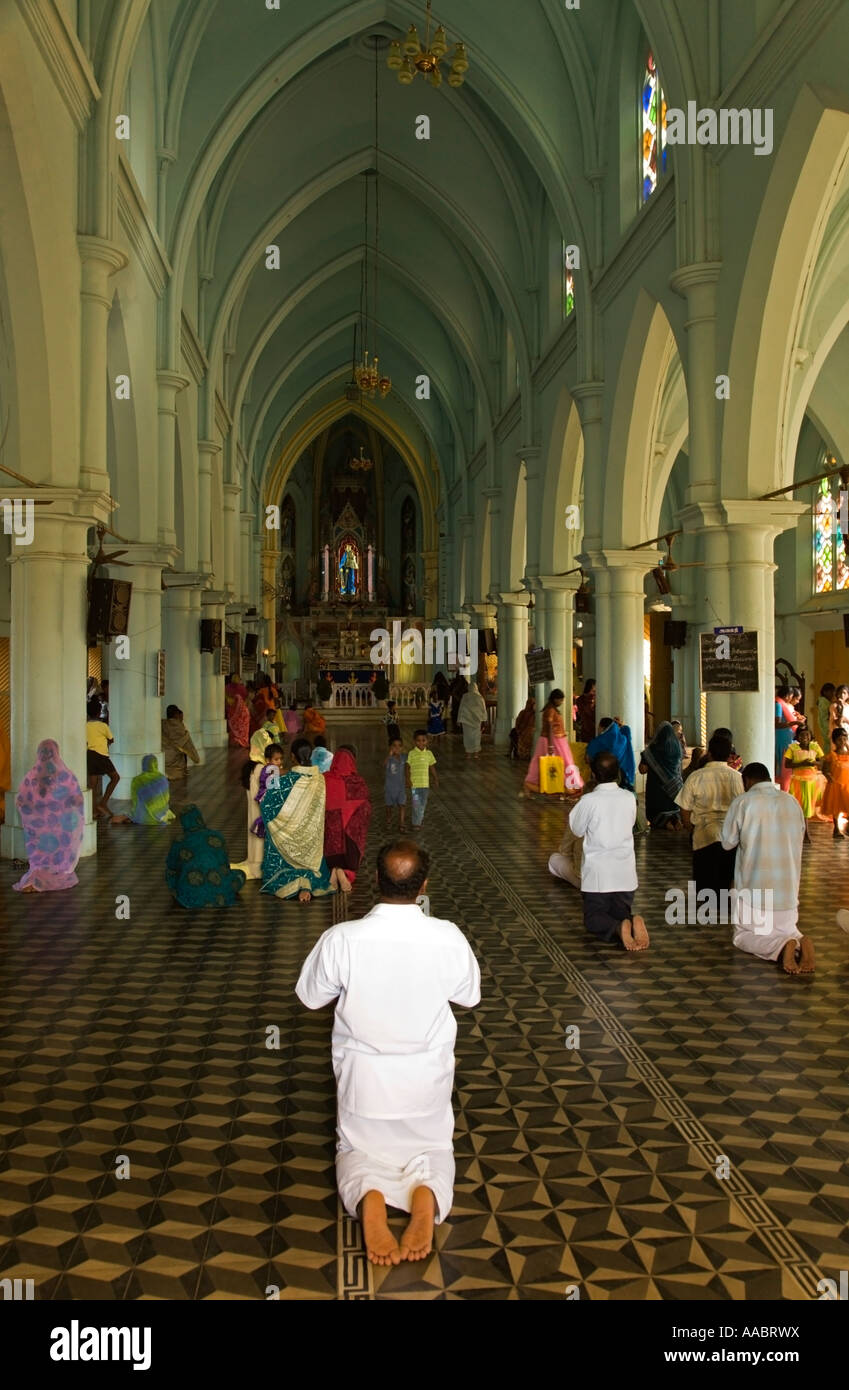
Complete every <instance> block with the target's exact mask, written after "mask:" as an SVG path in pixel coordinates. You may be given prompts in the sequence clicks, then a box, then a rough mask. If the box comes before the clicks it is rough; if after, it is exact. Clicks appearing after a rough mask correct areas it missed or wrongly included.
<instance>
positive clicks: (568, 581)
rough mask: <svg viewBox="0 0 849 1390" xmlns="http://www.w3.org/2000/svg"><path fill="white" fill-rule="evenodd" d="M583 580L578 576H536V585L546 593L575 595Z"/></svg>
mask: <svg viewBox="0 0 849 1390" xmlns="http://www.w3.org/2000/svg"><path fill="white" fill-rule="evenodd" d="M582 582H583V580H582V577H581V575H580V574H538V575H537V583H538V584H539V586H540V588H541V589H542V590H543V591H545V592H547V593H558V592H563V593H566V592H571V593H573V594H574V593H577V591H578V589H580V587H581V584H582Z"/></svg>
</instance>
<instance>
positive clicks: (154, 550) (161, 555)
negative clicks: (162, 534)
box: [121, 541, 180, 569]
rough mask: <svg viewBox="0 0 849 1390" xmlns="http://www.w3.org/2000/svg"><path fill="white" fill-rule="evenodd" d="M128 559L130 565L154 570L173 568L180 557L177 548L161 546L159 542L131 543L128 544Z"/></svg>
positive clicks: (123, 557)
mask: <svg viewBox="0 0 849 1390" xmlns="http://www.w3.org/2000/svg"><path fill="white" fill-rule="evenodd" d="M126 551H127V553H126V556H122V557H121V558H122V559H126V561H127V563H128V564H130V565H150V566H151V567H152V568H154V569H166V568H170V567H172V566H173V565H174V564H175V563H176V561H177V559H178V557H179V554H180V552H179V550H178V549H177V547H176V546H170V545H161V544H160V543H159V542H158V541H129V542H127V543H126Z"/></svg>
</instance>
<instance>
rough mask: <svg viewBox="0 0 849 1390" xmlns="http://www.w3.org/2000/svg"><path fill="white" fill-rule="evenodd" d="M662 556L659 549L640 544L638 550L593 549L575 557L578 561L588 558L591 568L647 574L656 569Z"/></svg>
mask: <svg viewBox="0 0 849 1390" xmlns="http://www.w3.org/2000/svg"><path fill="white" fill-rule="evenodd" d="M663 558H664V557H663V554H662V552H661V551H659V550H655V549H654V548H650V547H649V546H641V547H640V549H639V550H595V551H592V552H591V553H589V554H587V555H579V556H578V557H577V559H578V562H579V563H582V562H583V561H584V560H589V562H590V563H589V568H590V569H592V570H611V571H614V572H620V573H627V572H628V571H629V570H630V571H632V572H633V573H635V574H636V573H640V574H648V572H649V570H653V569H657V567H658V565H659V564H660V563H661V561H662V560H663Z"/></svg>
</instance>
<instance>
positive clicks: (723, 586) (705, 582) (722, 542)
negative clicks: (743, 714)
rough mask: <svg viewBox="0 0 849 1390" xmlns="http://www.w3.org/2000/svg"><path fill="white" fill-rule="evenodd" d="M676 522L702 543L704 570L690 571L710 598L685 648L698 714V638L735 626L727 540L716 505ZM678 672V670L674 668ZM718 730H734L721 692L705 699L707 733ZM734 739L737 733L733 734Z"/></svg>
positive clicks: (686, 511)
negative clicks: (697, 576) (718, 628)
mask: <svg viewBox="0 0 849 1390" xmlns="http://www.w3.org/2000/svg"><path fill="white" fill-rule="evenodd" d="M678 519H679V521H680V522H681V524H682V526H683V527H684V530H685V532H686V533H688V534H689V533H690V532H693V533H694V534H695V535H696V536H697V537H698V538H699V540H700V542H701V555H702V559H703V561H704V566H703V568H702V569H701V570H690V571H688V573H689V574H698V575H699V578H700V579H701V581H702V585H701V589H702V592H703V593H704V594H707V595H709V607H708V608H707V610H705V606H704V605H703V604H698V605H697V612H698V614H699V617H698V618H697V619H696V621H694V622H693V624H692V626H691V627H690V628H689V629H688V634H687V647H688V649H691V652H692V654H691V656H690V659H689V663H688V665H689V670H690V678H691V680H695V687H696V689H695V703H696V709H697V712H698V710H699V709H700V707H701V660H700V656H699V651H700V640H699V639H700V637H701V635H702V633H708V634H710V635H711V636H712V635H713V629H714V627H725V626H731V625H732V624H735V625H736V624H737V622H738V619H737V618H733V617H731V616H730V615H731V612H732V604H731V571H730V568H729V560H730V555H729V544H728V542H729V536H728V532H727V531H726V529H725V521H724V515H723V511H722V507H721V506H720V505H719V504H718V503H702V504H693V505H691V506H688V507H684V508H682V510H681V511H680V512H679V513H678ZM676 669H677V668H676ZM718 728H728V729H732V730H734V725H733V724H732V722H731V696H730V695H726V694H725V693H724V692H722V691H708V695H707V733H708V737H710V735H711V733H712V731H713V730H714V729H718ZM687 733H688V736H689V737H691V738H692V740H693V742H694V743H695V742H698V737H697V735H698V730H695V731H694V733H693V734H690V733H689V730H688V731H687ZM734 733H735V737H736V730H734Z"/></svg>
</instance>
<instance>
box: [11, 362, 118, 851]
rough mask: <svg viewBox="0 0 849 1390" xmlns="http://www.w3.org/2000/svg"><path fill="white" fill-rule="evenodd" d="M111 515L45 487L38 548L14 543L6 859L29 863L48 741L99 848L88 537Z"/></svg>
mask: <svg viewBox="0 0 849 1390" xmlns="http://www.w3.org/2000/svg"><path fill="white" fill-rule="evenodd" d="M104 378H105V367H104ZM104 418H105V413H104ZM32 493H33V490H32V489H31V488H29V489H27V488H7V487H5V486H4V489H3V495H4V497H8V498H9V499H10V501H13V500H14V499H16V498H21V499H22V500H25V499H27V498H32ZM111 514H112V513H111V503H110V500H109V497H108V494H107V493H105V492H98V493H91V492H82V491H80V490H79V489H78V488H47V487H44V488H38V490H37V505H35V507H34V515H33V531H32V540H31V542H30V544H28V545H23V544H19V543H18V542H17V541H16V540H15V539H14V538H13V539H12V544H11V553H10V556H9V563H10V564H11V567H12V573H11V625H10V630H11V653H10V654H11V690H12V711H11V714H12V717H11V745H12V791H11V792H9V793H7V795H6V823H5V825H3V827H2V829H1V830H0V855H2V857H3V858H4V859H23V858H25V849H24V835H23V829H22V827H21V825H20V821H19V819H18V813H17V810H16V809H15V796H14V793H15V792H16V791H17V788H18V786H19V784H20V782H21V779H22V778H23V777H24V775H25V774H26V773H27V772H29V770H30V768H31V767H32V766H33V764H34V762H35V751H36V748H37V747H38V744H39V743H40V742H41V740H42V739H45V738H53V739H55V740H56V741H57V743H58V744H59V751H60V753H61V755H62V759H63V761H64V762H65V763H66V764H67V766H68V767H69V768H70V769H71V771H72V772H73V773H74V774H75V775H76V777H77V778H78V780H79V783H80V786H81V787H82V789H83V791H84V793H85V803H86V826H85V832H84V835H83V843H82V854H84V855H86V854H94V853H95V851H96V849H97V835H96V827H95V826H94V825H93V824H92V821H91V796H90V794H89V792H88V790H87V782H88V777H87V773H86V739H85V713H84V704H85V688H86V580H87V577H88V570H89V558H88V554H87V550H86V539H87V532H88V528H89V527H90V526H94V525H96V524H98V523H101V522H102V523H104V524H105V523H107V522H108V521H109V518H110V517H111Z"/></svg>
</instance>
